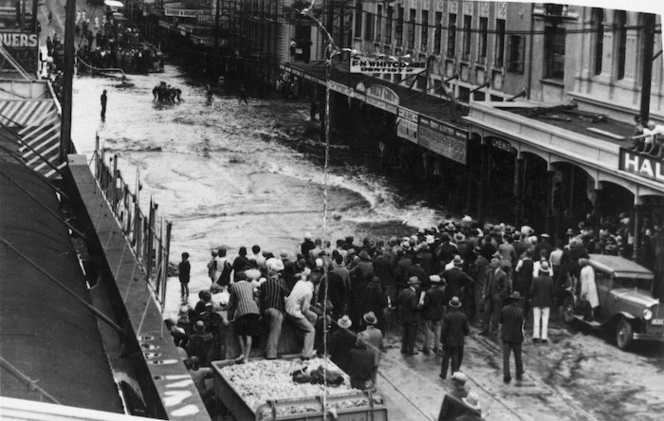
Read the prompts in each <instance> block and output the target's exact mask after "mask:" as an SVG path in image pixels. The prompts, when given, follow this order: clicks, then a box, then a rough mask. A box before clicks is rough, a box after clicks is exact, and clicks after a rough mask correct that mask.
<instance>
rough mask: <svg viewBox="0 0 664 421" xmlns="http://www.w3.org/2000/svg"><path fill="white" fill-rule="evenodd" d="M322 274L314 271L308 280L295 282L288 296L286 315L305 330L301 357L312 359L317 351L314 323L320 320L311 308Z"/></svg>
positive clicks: (299, 327)
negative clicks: (315, 348) (315, 349)
mask: <svg viewBox="0 0 664 421" xmlns="http://www.w3.org/2000/svg"><path fill="white" fill-rule="evenodd" d="M320 279H321V278H320V274H319V273H317V272H312V273H311V274H310V275H309V278H308V279H307V280H300V281H297V283H295V286H294V287H293V290H292V291H291V293H290V295H289V296H288V297H286V303H285V304H286V315H287V317H288V318H289V319H290V321H291V322H292V323H293V324H294V325H295V326H296V327H297V328H298V329H300V330H302V331H303V332H304V346H303V347H302V353H301V354H300V357H301V358H302V359H307V360H308V359H310V358H312V357H313V356H314V355H315V354H316V353H315V351H314V339H315V338H316V329H315V328H314V325H315V324H316V321H317V320H318V316H317V315H316V313H314V312H313V311H311V309H310V308H309V307H310V305H311V300H312V298H313V296H314V289H315V286H316V285H317V284H318V283H320Z"/></svg>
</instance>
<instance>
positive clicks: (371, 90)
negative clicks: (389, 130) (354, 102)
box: [367, 85, 399, 114]
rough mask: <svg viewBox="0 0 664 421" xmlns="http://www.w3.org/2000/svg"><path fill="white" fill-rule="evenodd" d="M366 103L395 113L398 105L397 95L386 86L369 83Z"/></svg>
mask: <svg viewBox="0 0 664 421" xmlns="http://www.w3.org/2000/svg"><path fill="white" fill-rule="evenodd" d="M367 104H370V105H373V106H374V107H376V108H380V109H381V110H385V111H387V112H390V113H392V114H396V113H397V108H398V106H399V96H398V95H397V94H396V92H394V91H393V90H392V89H390V88H388V87H387V86H383V85H371V86H369V87H368V88H367Z"/></svg>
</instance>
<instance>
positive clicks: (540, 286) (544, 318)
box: [530, 260, 555, 343]
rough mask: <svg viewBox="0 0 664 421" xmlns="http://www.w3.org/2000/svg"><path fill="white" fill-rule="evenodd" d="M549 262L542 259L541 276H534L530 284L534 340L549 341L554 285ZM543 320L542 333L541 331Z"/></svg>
mask: <svg viewBox="0 0 664 421" xmlns="http://www.w3.org/2000/svg"><path fill="white" fill-rule="evenodd" d="M548 269H549V262H547V261H545V260H544V261H542V262H541V266H540V272H539V276H536V277H535V278H533V282H532V283H531V285H530V297H531V300H532V303H531V304H532V306H533V319H534V320H533V342H535V343H537V342H542V343H547V342H549V337H548V329H549V311H550V310H551V307H553V299H554V294H555V292H554V290H555V288H554V285H553V279H552V278H551V277H550V276H549V273H550V271H549V270H548ZM540 320H541V333H540Z"/></svg>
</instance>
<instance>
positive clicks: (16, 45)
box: [0, 31, 39, 73]
mask: <svg viewBox="0 0 664 421" xmlns="http://www.w3.org/2000/svg"><path fill="white" fill-rule="evenodd" d="M0 43H1V44H2V47H3V48H4V49H5V50H7V52H8V53H9V54H10V55H11V56H12V58H13V59H14V60H16V61H17V62H18V64H20V65H21V67H22V68H23V69H24V70H25V71H26V72H28V73H35V72H37V71H38V69H39V36H38V35H37V34H36V33H33V32H20V31H16V32H14V31H12V32H0ZM0 71H2V72H15V71H16V70H15V69H14V66H12V65H11V64H10V63H9V62H8V61H6V60H3V62H2V64H0Z"/></svg>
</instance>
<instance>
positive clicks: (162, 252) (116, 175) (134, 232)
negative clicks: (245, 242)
mask: <svg viewBox="0 0 664 421" xmlns="http://www.w3.org/2000/svg"><path fill="white" fill-rule="evenodd" d="M93 161H94V174H95V177H96V179H97V182H98V183H99V187H100V188H101V191H102V193H103V194H104V196H105V197H106V200H107V201H108V203H109V205H110V207H111V210H112V211H113V214H114V215H115V217H116V219H117V221H118V223H119V225H120V227H121V229H122V233H123V235H124V236H125V238H126V240H127V241H128V243H129V244H130V245H131V249H132V251H133V253H134V256H135V257H136V259H137V260H138V262H139V264H140V265H141V267H142V269H143V273H144V274H145V277H146V280H147V282H148V283H149V284H150V286H151V287H152V288H153V290H154V292H155V297H156V298H157V301H158V302H159V304H160V305H161V309H162V311H163V309H164V306H165V302H166V283H167V280H168V262H169V260H168V259H169V254H170V244H171V228H172V222H171V221H165V220H164V218H163V217H161V218H158V214H157V210H158V208H159V205H157V204H156V203H155V202H154V200H153V199H152V197H150V202H149V205H148V210H147V215H146V214H144V213H143V211H142V209H141V203H140V199H141V198H140V191H141V182H140V173H139V171H138V169H137V171H136V185H135V187H134V192H133V193H132V191H131V189H130V188H129V185H128V184H127V182H125V180H124V178H123V177H122V174H121V173H120V171H119V170H118V155H116V154H114V155H113V156H112V157H110V158H108V159H107V157H106V152H105V150H103V149H101V150H100V148H99V137H97V140H96V144H95V153H94V158H93Z"/></svg>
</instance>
